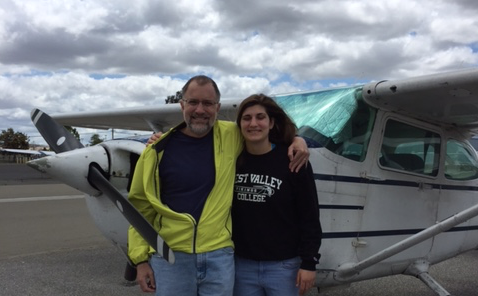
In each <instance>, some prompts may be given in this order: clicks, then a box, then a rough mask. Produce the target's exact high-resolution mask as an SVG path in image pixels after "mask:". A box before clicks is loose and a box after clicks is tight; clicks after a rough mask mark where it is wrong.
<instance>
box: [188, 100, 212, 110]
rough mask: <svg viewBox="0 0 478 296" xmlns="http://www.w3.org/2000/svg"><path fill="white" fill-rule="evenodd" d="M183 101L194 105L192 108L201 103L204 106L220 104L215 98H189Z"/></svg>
mask: <svg viewBox="0 0 478 296" xmlns="http://www.w3.org/2000/svg"><path fill="white" fill-rule="evenodd" d="M183 101H184V102H185V103H186V105H188V106H189V107H192V108H196V107H197V106H199V104H202V106H203V107H204V108H211V107H213V106H214V105H216V104H218V102H216V101H213V100H204V101H200V100H197V99H189V100H186V99H183Z"/></svg>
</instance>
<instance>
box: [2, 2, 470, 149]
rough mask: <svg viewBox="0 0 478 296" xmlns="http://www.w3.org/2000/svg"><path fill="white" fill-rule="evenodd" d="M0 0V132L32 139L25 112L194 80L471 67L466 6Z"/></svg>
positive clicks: (253, 82) (335, 76)
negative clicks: (198, 76)
mask: <svg viewBox="0 0 478 296" xmlns="http://www.w3.org/2000/svg"><path fill="white" fill-rule="evenodd" d="M1 3H2V5H1V6H0V73H1V75H0V130H5V129H7V128H10V127H11V128H13V129H14V130H15V131H19V132H23V133H26V134H27V135H28V136H29V137H30V143H37V144H39V143H44V142H43V141H42V139H41V137H39V134H38V132H37V131H36V129H35V127H34V126H33V124H32V123H31V121H30V111H31V110H32V109H33V108H40V109H42V110H43V111H45V112H47V113H49V114H55V113H63V112H76V111H87V110H108V109H112V108H123V107H129V106H148V105H158V104H164V99H165V98H166V96H168V95H172V94H174V93H175V92H176V91H177V90H179V89H180V88H181V87H182V85H183V84H184V83H185V81H186V80H187V79H188V78H189V77H190V76H192V75H195V74H206V75H209V76H211V77H213V78H214V79H215V80H216V81H217V82H218V85H219V87H220V89H221V92H222V93H223V99H225V100H227V99H231V98H245V97H246V96H248V95H249V94H251V93H257V92H264V93H270V94H272V93H283V92H290V91H297V90H308V89H317V88H323V87H334V86H340V85H350V84H356V83H364V82H369V81H372V80H382V79H396V78H405V77H412V76H417V75H424V74H432V73H439V72H444V71H449V70H456V69H463V68H470V67H477V65H478V17H477V15H478V2H477V1H475V0H454V1H448V0H447V1H445V0H443V1H441V0H419V1H407V0H387V1H375V0H360V1H359V0H355V1H346V0H344V1H341V0H294V1H291V0H260V1H257V0H240V1H239V0H174V1H163V0H157V1H154V0H135V1H131V0H116V1H114V0H102V1H99V0H1ZM82 137H88V135H82ZM87 140H88V139H87ZM87 140H86V141H87Z"/></svg>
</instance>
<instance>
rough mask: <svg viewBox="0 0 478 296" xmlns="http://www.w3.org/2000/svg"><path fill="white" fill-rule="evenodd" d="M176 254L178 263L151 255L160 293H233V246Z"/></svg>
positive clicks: (218, 295) (228, 295) (169, 295)
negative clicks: (197, 252)
mask: <svg viewBox="0 0 478 296" xmlns="http://www.w3.org/2000/svg"><path fill="white" fill-rule="evenodd" d="M174 256H175V258H176V260H175V263H174V264H169V263H168V262H166V260H164V259H163V258H161V257H159V256H158V255H156V254H155V255H153V256H152V257H151V261H150V264H151V267H152V268H153V271H154V279H155V281H156V295H157V296H178V295H181V296H212V295H214V296H232V290H233V287H234V250H233V249H232V248H230V247H229V248H223V249H219V250H215V251H212V252H207V253H201V254H188V253H183V252H174Z"/></svg>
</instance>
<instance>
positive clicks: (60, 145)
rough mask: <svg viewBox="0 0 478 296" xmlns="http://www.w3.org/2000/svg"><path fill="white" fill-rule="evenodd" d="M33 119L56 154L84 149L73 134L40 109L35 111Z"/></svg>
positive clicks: (32, 114)
mask: <svg viewBox="0 0 478 296" xmlns="http://www.w3.org/2000/svg"><path fill="white" fill-rule="evenodd" d="M31 118H32V121H33V124H34V125H35V126H36V128H37V130H38V131H39V132H40V134H41V135H42V136H43V138H44V139H45V141H46V142H47V143H48V145H50V148H51V149H52V150H53V151H55V152H56V153H61V152H66V151H70V150H73V149H78V148H83V147H84V146H83V144H81V142H80V141H79V140H78V139H77V138H75V136H73V134H72V133H70V132H69V131H68V130H67V129H66V128H64V127H63V126H62V125H60V124H59V123H58V122H56V121H55V120H54V119H53V118H51V117H50V116H49V115H48V114H46V113H43V112H42V111H41V110H40V109H33V110H32V113H31Z"/></svg>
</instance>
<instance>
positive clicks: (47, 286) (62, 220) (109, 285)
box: [0, 164, 478, 296]
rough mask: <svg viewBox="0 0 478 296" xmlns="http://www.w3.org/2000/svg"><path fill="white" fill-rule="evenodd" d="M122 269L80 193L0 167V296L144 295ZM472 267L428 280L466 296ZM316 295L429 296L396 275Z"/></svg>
mask: <svg viewBox="0 0 478 296" xmlns="http://www.w3.org/2000/svg"><path fill="white" fill-rule="evenodd" d="M323 256H326V254H323ZM125 262H126V261H125V259H124V257H123V255H122V253H121V252H120V251H119V250H118V249H116V247H114V246H113V245H112V244H111V243H110V242H109V241H107V240H106V239H105V238H104V237H103V236H102V235H101V233H100V232H99V230H98V229H97V228H96V226H95V225H94V223H93V221H92V219H91V218H90V216H89V213H88V210H87V208H86V204H85V200H84V197H83V195H82V193H81V192H78V191H77V190H75V189H73V188H71V187H69V186H66V185H62V184H59V183H58V182H57V181H55V180H53V179H51V178H49V177H48V176H45V175H42V174H40V173H38V172H35V171H34V170H33V169H30V168H28V167H26V166H25V165H18V164H0V295H119V296H122V295H151V294H144V293H142V292H140V290H139V287H138V286H137V285H134V284H133V283H130V282H126V281H125V280H124V279H123V272H124V268H125V264H126V263H125ZM477 266H478V251H471V252H468V253H465V254H462V255H460V256H457V257H455V258H453V259H451V260H448V261H446V262H442V263H440V264H437V265H435V266H432V267H431V270H430V274H431V275H432V276H433V277H435V279H437V280H438V281H439V282H440V284H441V285H442V286H444V287H445V288H446V289H447V290H448V291H449V292H450V293H451V294H452V295H464V296H472V295H473V296H474V295H478V280H477V278H478V268H477ZM178 280H180V279H178ZM316 295H320V296H339V295H340V296H349V295H350V296H352V295H354V296H361V295H364V296H365V295H367V296H384V295H387V296H388V295H398V296H401V295H403V296H418V295H420V296H428V295H430V296H433V295H435V294H434V293H433V292H431V291H430V290H429V289H428V288H427V287H426V286H425V285H424V284H422V283H421V282H420V281H419V280H418V279H416V278H413V277H410V276H402V275H400V276H393V277H387V278H381V279H374V280H369V281H364V282H359V283H355V284H353V285H352V286H350V287H348V288H341V289H337V290H331V291H324V292H322V293H320V294H318V293H317V291H316V290H314V291H310V292H309V293H308V294H307V296H316ZM178 296H181V295H178Z"/></svg>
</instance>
